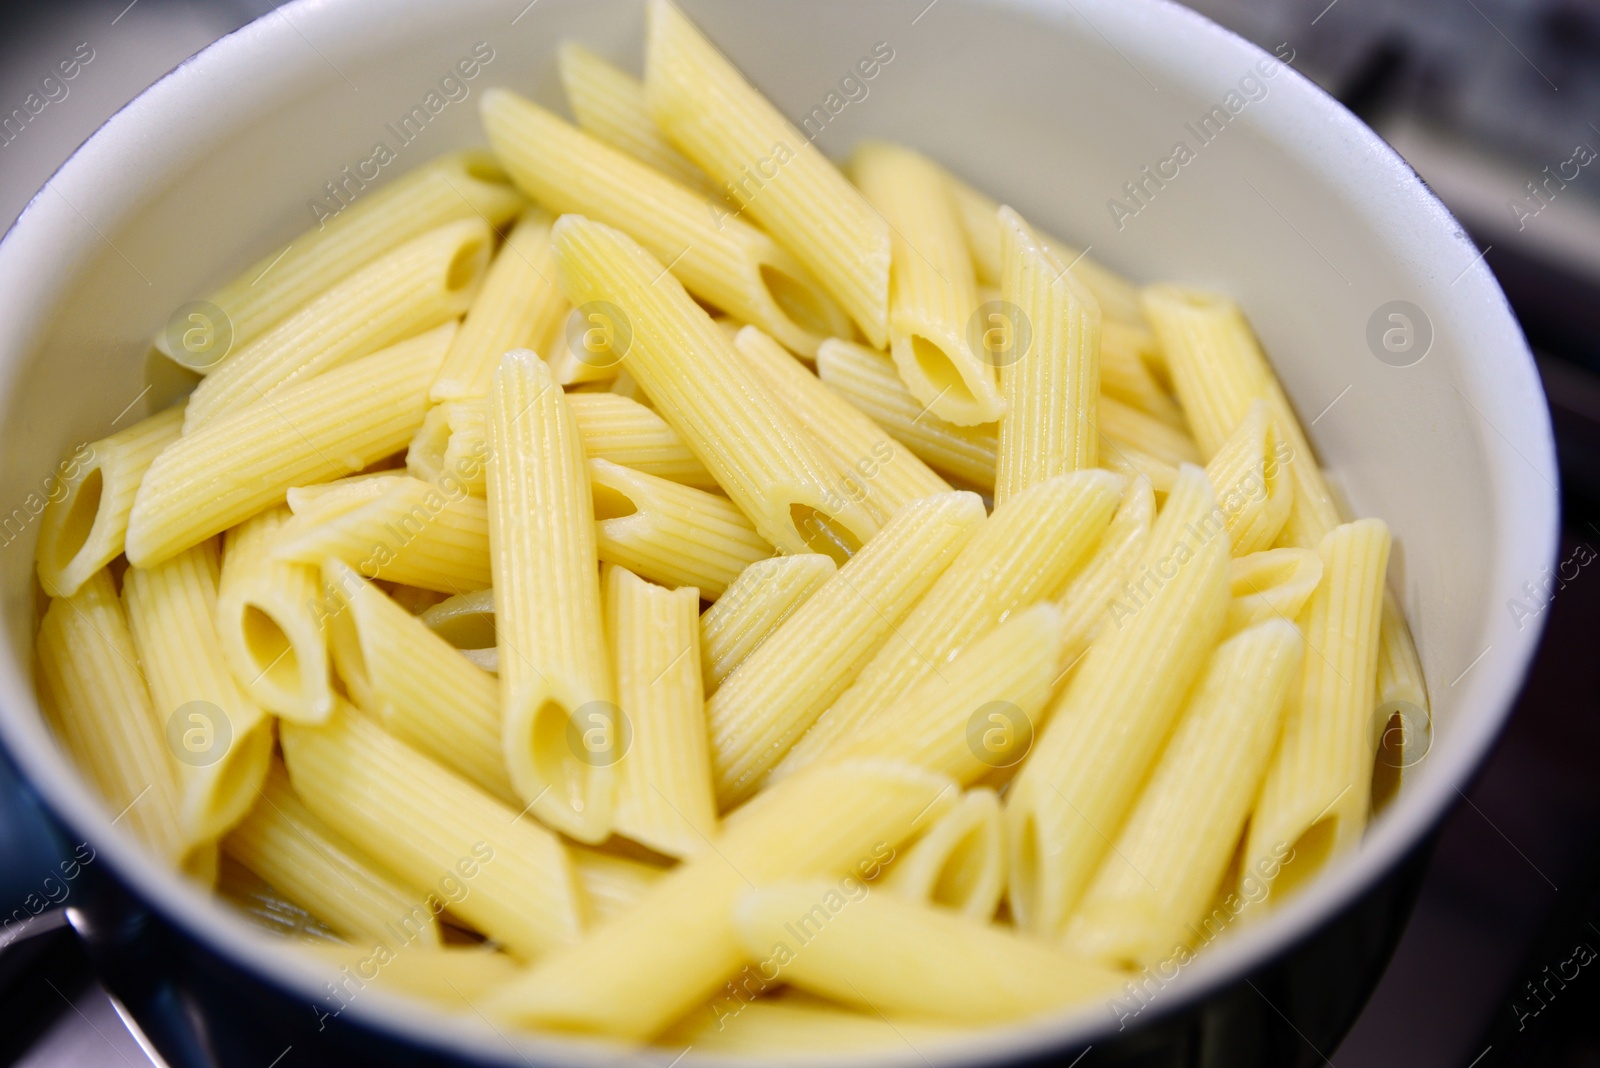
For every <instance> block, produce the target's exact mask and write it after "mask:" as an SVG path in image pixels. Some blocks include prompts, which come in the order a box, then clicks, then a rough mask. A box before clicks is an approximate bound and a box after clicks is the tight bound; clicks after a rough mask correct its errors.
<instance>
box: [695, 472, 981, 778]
mask: <svg viewBox="0 0 1600 1068" xmlns="http://www.w3.org/2000/svg"><path fill="white" fill-rule="evenodd" d="M982 521H983V503H982V502H981V501H980V500H979V499H978V497H977V496H976V495H975V494H971V493H945V494H940V495H939V496H936V497H929V498H926V499H924V500H921V501H917V502H915V503H913V504H911V505H908V506H907V507H905V508H903V509H901V510H900V512H899V514H897V515H896V516H895V517H894V518H893V519H891V520H890V521H889V524H888V525H887V526H886V527H884V529H883V530H882V531H881V532H880V533H879V534H878V536H877V537H875V538H873V539H872V540H871V541H869V542H868V543H867V544H866V547H865V548H863V549H862V550H861V551H860V552H859V553H857V554H856V555H855V556H854V557H852V558H851V559H850V560H849V562H847V563H846V564H845V565H844V566H843V567H841V568H839V570H838V572H837V573H835V574H834V575H833V577H831V578H829V579H828V580H827V581H826V582H824V583H823V584H822V586H821V587H820V588H818V590H817V591H816V592H815V593H813V594H812V595H811V596H810V597H808V598H807V599H806V601H805V602H804V603H803V604H801V605H800V607H799V608H797V609H795V611H794V612H793V613H792V614H791V615H790V616H789V618H788V619H786V620H784V621H783V622H782V623H781V624H779V626H778V627H777V629H775V630H774V631H773V632H772V633H771V634H770V635H769V636H768V638H767V640H766V641H764V642H762V643H761V645H760V646H759V647H758V648H756V650H755V651H754V652H752V653H751V654H750V656H749V657H748V658H746V659H745V661H744V662H743V663H742V664H740V665H739V667H738V668H737V669H736V670H735V671H734V672H733V673H732V674H731V675H729V676H728V677H727V678H726V679H724V680H723V682H722V685H721V686H720V687H719V688H718V689H717V692H716V693H715V694H713V695H712V696H711V699H710V700H709V701H707V702H706V720H707V722H708V723H709V724H710V727H711V767H712V773H713V776H714V780H715V782H716V789H717V800H718V802H719V803H720V804H721V806H722V807H723V808H727V807H729V806H730V805H733V804H735V803H736V802H738V801H741V800H743V799H745V798H747V797H749V796H750V795H751V794H752V793H754V792H755V790H756V788H757V786H758V785H759V784H760V780H761V777H762V776H763V775H765V774H766V773H767V772H768V771H769V770H770V769H771V768H772V766H773V765H774V764H775V763H776V762H777V761H778V760H779V758H781V757H782V756H783V755H784V752H785V751H786V750H787V749H788V748H789V746H790V745H792V744H793V743H794V741H795V739H796V738H798V737H799V736H800V735H801V733H802V732H803V731H805V729H806V728H807V727H810V726H811V725H812V723H813V721H815V720H816V718H817V716H819V715H820V714H821V713H822V712H823V710H824V709H826V708H827V707H828V706H829V704H831V703H832V702H833V700H834V699H835V698H836V697H837V696H838V695H839V694H840V693H841V692H842V691H844V689H845V688H846V687H847V686H849V685H850V684H851V682H852V681H854V680H855V678H856V675H857V673H858V672H860V671H861V669H862V667H863V666H864V665H866V664H867V663H868V662H869V661H870V660H872V658H873V654H874V653H876V652H877V651H878V650H879V649H880V648H883V647H885V643H886V642H888V641H890V640H891V636H892V635H893V634H894V632H895V631H896V630H898V629H900V626H901V623H902V621H903V620H904V618H905V616H906V613H907V612H909V611H910V610H911V608H912V606H913V605H915V604H917V602H918V601H919V600H920V599H921V598H922V597H923V595H924V594H925V593H926V592H927V591H928V590H929V588H930V587H931V586H933V585H934V584H935V581H936V580H938V579H939V576H940V575H941V574H942V573H943V572H944V570H945V569H946V568H947V567H949V566H950V563H951V561H953V560H955V559H957V558H958V554H959V553H961V552H962V547H963V546H964V545H966V544H967V542H968V539H969V538H970V537H972V535H973V532H974V531H975V530H978V529H980V523H982Z"/></svg>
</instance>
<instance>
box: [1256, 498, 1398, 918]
mask: <svg viewBox="0 0 1600 1068" xmlns="http://www.w3.org/2000/svg"><path fill="white" fill-rule="evenodd" d="M1317 555H1318V556H1320V557H1321V558H1322V567H1323V572H1322V582H1321V583H1320V584H1319V585H1318V586H1317V589H1316V592H1315V593H1313V594H1312V595H1311V601H1310V603H1309V604H1307V605H1306V607H1305V609H1304V610H1303V615H1302V619H1303V620H1304V623H1303V628H1302V629H1303V630H1304V631H1305V639H1306V644H1307V645H1309V646H1310V647H1311V651H1310V652H1309V653H1308V654H1307V655H1306V658H1305V669H1304V670H1303V671H1302V672H1301V676H1300V679H1299V683H1298V685H1297V686H1296V687H1295V688H1294V689H1293V690H1291V691H1290V695H1289V703H1288V708H1287V709H1286V710H1285V712H1284V721H1283V736H1282V738H1281V739H1280V740H1279V742H1278V748H1277V752H1276V753H1275V754H1274V755H1273V758H1272V763H1271V766H1270V770H1269V771H1268V772H1267V778H1266V782H1265V783H1264V784H1263V785H1262V787H1261V796H1260V799H1259V800H1258V801H1257V802H1256V807H1255V812H1254V814H1253V815H1252V816H1251V819H1250V835H1249V839H1248V841H1247V842H1246V844H1245V854H1244V856H1245V866H1246V870H1249V871H1255V872H1257V873H1259V874H1261V875H1262V877H1263V879H1264V881H1265V882H1266V883H1267V884H1268V885H1269V886H1270V887H1271V888H1272V892H1273V893H1274V894H1275V895H1277V894H1280V893H1287V892H1289V891H1290V890H1291V889H1292V888H1294V887H1297V886H1302V885H1304V884H1305V883H1306V882H1307V881H1308V880H1309V879H1311V878H1312V877H1313V876H1315V875H1316V874H1317V873H1318V872H1320V871H1321V870H1322V868H1323V867H1324V866H1325V865H1326V864H1327V862H1328V860H1329V859H1331V858H1332V857H1333V856H1334V855H1336V854H1338V853H1339V852H1342V851H1343V850H1346V849H1349V848H1350V847H1352V846H1354V845H1355V844H1356V842H1357V841H1358V840H1359V839H1360V837H1361V832H1362V830H1363V829H1364V827H1365V825H1366V820H1367V806H1368V803H1369V801H1370V794H1371V784H1372V760H1373V753H1374V749H1375V746H1376V738H1375V737H1374V735H1373V731H1372V718H1373V702H1372V697H1373V693H1374V690H1375V686H1376V676H1377V669H1378V645H1379V641H1378V628H1379V624H1380V620H1381V618H1382V614H1383V582H1384V575H1385V572H1386V571H1387V569H1388V564H1389V528H1388V527H1386V526H1384V524H1383V523H1382V522H1381V521H1380V520H1377V519H1361V520H1357V521H1356V522H1354V523H1345V524H1343V525H1341V526H1338V527H1335V528H1334V529H1333V530H1332V531H1330V532H1329V534H1328V536H1327V537H1325V538H1324V539H1323V540H1322V544H1320V545H1319V546H1317ZM1285 847H1287V849H1288V850H1289V857H1288V858H1286V859H1285V860H1284V863H1283V867H1282V871H1281V872H1280V871H1277V870H1276V868H1275V866H1274V862H1275V861H1277V860H1278V859H1279V858H1280V857H1282V855H1283V854H1282V850H1283V849H1284V848H1285Z"/></svg>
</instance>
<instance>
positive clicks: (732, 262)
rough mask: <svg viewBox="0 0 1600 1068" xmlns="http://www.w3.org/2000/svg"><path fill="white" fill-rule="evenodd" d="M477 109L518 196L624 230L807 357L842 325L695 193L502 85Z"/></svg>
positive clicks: (793, 275)
mask: <svg viewBox="0 0 1600 1068" xmlns="http://www.w3.org/2000/svg"><path fill="white" fill-rule="evenodd" d="M481 110H482V113H483V123H484V127H485V129H487V131H488V133H489V141H490V143H491V144H493V145H494V148H495V152H496V154H498V155H499V157H500V158H501V159H502V160H504V161H505V164H506V169H507V170H509V171H510V172H511V176H512V178H513V179H515V180H516V182H517V184H518V185H519V186H520V187H521V188H522V189H523V190H524V191H525V192H526V193H528V194H529V195H530V196H533V197H536V198H537V199H538V200H539V202H540V203H542V204H547V205H549V206H550V207H551V208H552V209H554V210H556V211H559V212H570V213H574V214H578V215H585V216H588V217H589V218H591V219H594V220H595V221H596V222H600V223H604V224H605V225H607V226H614V227H616V228H617V229H619V230H621V231H623V232H624V233H626V234H628V235H629V236H630V237H632V238H633V239H634V240H636V241H638V242H639V244H640V245H642V246H643V247H644V248H645V249H646V250H647V251H649V253H650V254H651V255H652V256H654V257H655V258H656V259H658V260H660V261H661V262H662V263H663V264H666V265H667V268H668V269H670V270H671V271H673V273H674V274H675V275H676V276H677V278H678V279H679V280H680V281H681V282H682V283H683V285H684V288H685V289H687V290H689V292H691V293H693V294H694V295H695V296H696V297H698V298H700V299H701V300H703V301H705V302H706V303H708V304H712V305H714V306H716V307H718V308H721V309H722V310H723V311H725V312H727V313H728V314H729V315H732V316H733V317H734V318H736V319H739V320H741V321H744V322H750V323H755V324H757V325H759V326H760V327H761V328H762V329H764V330H766V331H767V332H768V333H770V334H772V335H773V336H774V337H776V338H777V339H778V340H779V341H782V342H783V343H784V344H785V345H788V346H789V347H791V348H793V349H794V350H795V351H796V352H800V353H803V354H805V355H808V356H814V355H815V354H816V351H817V345H818V344H820V343H821V341H822V339H823V338H825V337H829V336H831V335H834V334H840V333H845V332H847V331H848V330H849V328H850V320H849V319H848V318H847V317H846V316H845V314H844V312H843V311H842V310H841V309H840V308H839V307H838V306H837V305H836V304H834V302H833V300H832V299H831V298H830V297H829V296H828V294H827V293H826V292H825V291H824V290H822V289H821V288H820V287H819V286H818V285H817V283H816V282H815V281H813V280H812V278H811V277H810V275H809V274H808V273H807V271H806V269H805V267H803V266H802V265H801V263H800V261H799V260H798V259H796V258H795V257H794V255H793V254H792V253H790V252H788V251H786V250H785V249H784V248H783V247H782V246H780V245H779V244H778V243H777V242H776V241H774V240H773V239H772V238H770V237H768V236H767V235H766V234H764V233H762V232H761V231H760V230H757V229H756V228H755V227H753V226H751V225H750V224H749V223H747V222H745V221H744V220H742V219H739V218H736V217H734V216H732V215H731V214H729V213H728V212H727V211H721V212H719V211H717V210H715V209H714V208H712V207H711V206H710V205H709V204H708V203H707V201H706V198H705V197H704V195H702V194H699V193H696V192H695V191H694V190H691V189H689V188H686V187H684V186H682V185H679V184H677V183H676V182H674V181H673V180H672V179H670V178H668V177H667V176H666V175H664V174H662V173H660V172H659V171H655V170H652V169H651V168H650V167H648V166H646V165H645V164H643V163H640V162H638V161H637V160H635V159H633V158H632V157H631V156H629V155H627V154H626V153H623V152H619V151H617V150H616V149H614V148H611V147H610V146H608V145H606V144H605V143H603V142H602V141H599V140H596V139H595V138H593V137H590V136H589V135H588V134H585V133H584V132H583V131H582V130H579V129H577V128H576V127H574V126H572V125H570V124H568V123H566V122H563V121H562V120H561V119H560V118H558V117H556V116H555V115H552V114H551V113H550V112H548V111H545V110H544V109H543V108H541V107H539V106H538V105H536V104H534V103H533V102H532V101H530V100H527V99H525V98H523V97H521V96H518V95H516V94H515V93H512V92H510V91H508V90H504V89H491V90H489V92H488V94H487V95H485V96H484V98H483V105H482V108H481ZM574 303H575V304H577V305H578V306H579V310H580V311H583V310H584V304H583V302H581V301H574ZM600 325H605V324H604V323H602V324H600Z"/></svg>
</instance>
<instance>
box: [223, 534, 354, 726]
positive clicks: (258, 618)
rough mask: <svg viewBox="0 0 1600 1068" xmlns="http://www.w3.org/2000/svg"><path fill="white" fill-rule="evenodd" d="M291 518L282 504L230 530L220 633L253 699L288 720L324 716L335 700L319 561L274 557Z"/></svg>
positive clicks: (227, 654)
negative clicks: (321, 611)
mask: <svg viewBox="0 0 1600 1068" xmlns="http://www.w3.org/2000/svg"><path fill="white" fill-rule="evenodd" d="M289 523H290V518H289V510H288V509H287V508H281V507H280V508H274V509H271V510H270V511H266V512H262V513H261V514H260V515H258V516H255V517H254V518H252V519H249V520H247V521H245V522H244V523H241V524H240V525H239V526H236V527H233V528H232V529H230V530H229V531H228V534H227V537H226V538H225V539H224V541H223V553H222V572H221V577H220V578H219V580H218V583H217V609H216V621H217V622H216V629H217V638H218V642H219V644H220V645H221V646H222V655H223V659H224V661H225V662H226V663H227V665H228V667H229V668H231V669H232V671H233V678H234V680H235V681H236V682H237V683H238V684H239V685H240V686H241V687H242V688H243V689H244V692H245V693H246V694H248V695H249V697H250V698H251V700H253V701H255V702H256V703H257V704H259V705H260V706H261V707H262V708H265V709H266V710H267V711H268V712H271V713H273V714H274V715H277V716H283V717H284V718H286V719H293V720H299V721H301V722H304V723H321V722H322V721H323V720H325V719H327V718H328V716H329V714H330V713H332V711H333V700H334V696H333V686H332V681H331V678H330V676H329V667H328V641H327V634H326V633H325V632H324V630H323V627H322V617H321V614H320V611H319V604H318V602H319V594H320V591H321V586H320V583H319V581H318V578H319V576H318V572H317V569H316V568H315V567H314V566H312V565H310V564H300V563H293V562H289V561H284V560H279V559H277V558H276V557H274V555H273V551H272V550H273V544H274V542H275V541H276V540H277V538H278V537H279V536H280V535H281V534H282V532H283V531H284V530H285V528H286V527H287V526H288V524H289Z"/></svg>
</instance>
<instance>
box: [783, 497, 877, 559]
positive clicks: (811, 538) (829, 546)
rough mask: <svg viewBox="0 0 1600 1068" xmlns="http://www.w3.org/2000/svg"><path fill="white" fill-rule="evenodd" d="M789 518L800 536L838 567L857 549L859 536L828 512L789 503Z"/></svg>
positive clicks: (813, 550) (811, 548) (812, 548)
mask: <svg viewBox="0 0 1600 1068" xmlns="http://www.w3.org/2000/svg"><path fill="white" fill-rule="evenodd" d="M789 521H790V522H791V523H793V524H794V529H795V530H796V531H798V532H799V534H800V540H801V541H803V542H805V544H806V548H808V549H810V550H811V551H812V552H814V553H822V554H823V555H824V556H827V557H830V558H831V559H832V560H833V562H834V563H835V564H837V565H839V566H840V567H843V566H844V565H845V564H847V563H849V561H850V558H851V557H852V556H854V555H855V554H856V553H857V552H858V551H860V549H861V539H859V538H857V537H856V536H855V535H854V534H852V533H851V532H850V531H849V529H848V528H846V527H845V525H844V524H843V523H840V522H839V521H838V520H836V519H834V518H833V517H832V516H830V515H827V514H825V513H823V512H819V511H818V510H817V509H815V508H812V507H811V506H809V505H805V504H792V505H790V506H789Z"/></svg>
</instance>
